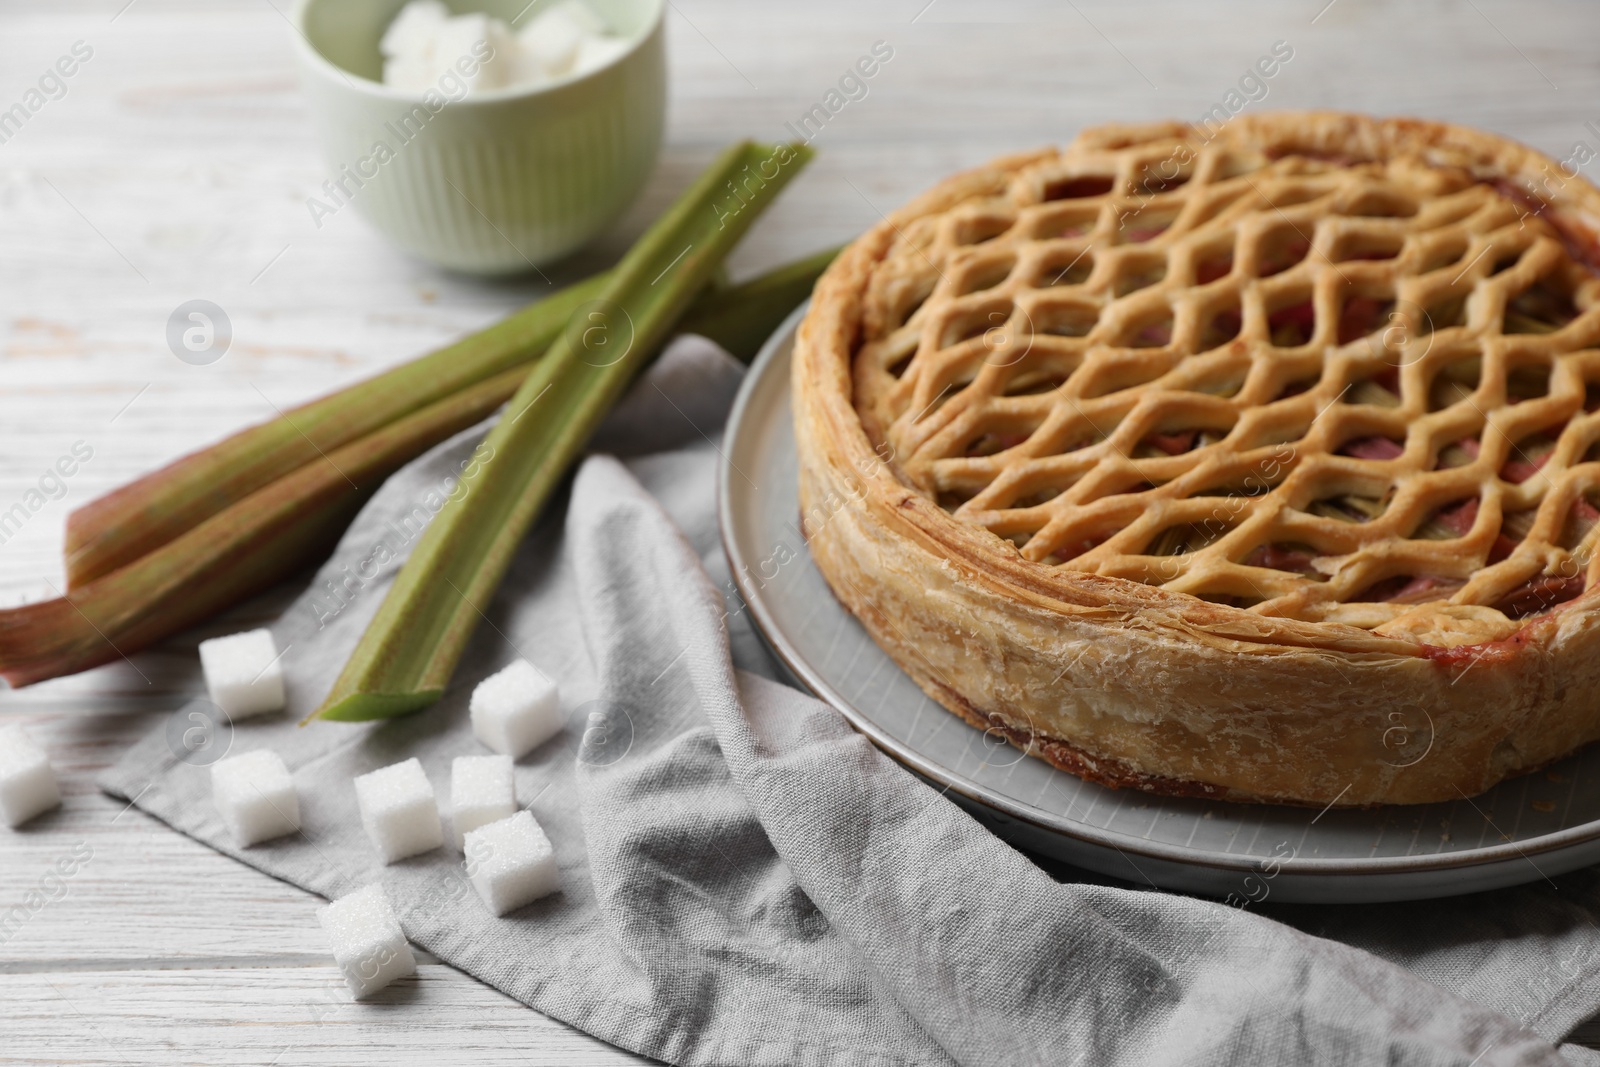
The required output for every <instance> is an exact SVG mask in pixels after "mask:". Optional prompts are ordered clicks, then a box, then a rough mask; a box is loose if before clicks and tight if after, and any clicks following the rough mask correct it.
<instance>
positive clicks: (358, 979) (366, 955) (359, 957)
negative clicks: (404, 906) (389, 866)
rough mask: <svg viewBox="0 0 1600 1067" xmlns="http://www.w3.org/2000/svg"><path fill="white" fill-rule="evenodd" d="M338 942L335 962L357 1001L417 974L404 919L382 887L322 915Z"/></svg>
mask: <svg viewBox="0 0 1600 1067" xmlns="http://www.w3.org/2000/svg"><path fill="white" fill-rule="evenodd" d="M317 921H318V922H320V923H321V924H322V928H323V930H325V931H327V934H328V940H329V941H331V942H332V943H333V958H334V960H335V961H337V963H338V964H339V970H340V971H342V972H344V980H345V984H347V985H348V986H349V987H350V992H352V993H354V994H355V996H356V999H357V1000H359V999H361V998H362V997H366V996H371V995H372V994H373V993H376V992H377V991H378V990H380V989H382V988H383V987H384V986H386V985H388V984H389V983H390V982H393V981H394V980H396V979H397V978H404V977H405V976H406V975H408V974H415V973H416V971H417V960H416V957H415V956H413V955H412V954H411V946H410V945H408V944H406V935H405V931H403V930H402V929H400V920H399V919H396V918H395V916H394V909H393V908H391V907H389V898H388V897H387V896H385V895H384V892H383V887H382V886H380V885H369V886H367V887H366V888H364V889H358V890H356V891H355V892H354V893H350V894H347V895H346V896H342V897H340V898H339V899H338V900H336V901H334V902H333V903H332V904H329V905H328V906H327V907H325V908H323V909H322V910H321V911H320V912H319V913H318V914H317Z"/></svg>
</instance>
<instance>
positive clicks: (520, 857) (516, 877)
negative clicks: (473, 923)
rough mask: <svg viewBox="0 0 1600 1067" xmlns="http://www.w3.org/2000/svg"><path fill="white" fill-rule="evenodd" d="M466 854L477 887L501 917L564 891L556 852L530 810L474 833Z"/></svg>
mask: <svg viewBox="0 0 1600 1067" xmlns="http://www.w3.org/2000/svg"><path fill="white" fill-rule="evenodd" d="M466 853H467V872H468V877H469V878H471V879H472V886H473V888H474V889H476V890H477V891H478V895H479V896H480V897H482V898H483V902H484V903H485V904H487V905H489V910H490V911H492V912H494V913H495V914H496V915H504V914H506V913H507V912H510V911H515V910H516V909H517V908H520V907H522V906H523V905H524V904H527V903H530V902H531V901H535V900H538V899H539V898H540V897H542V896H547V895H549V894H550V893H553V892H555V891H556V889H558V888H559V887H560V884H561V870H560V868H558V867H557V866H556V853H555V849H553V848H552V847H551V846H550V839H549V838H548V837H546V836H545V835H544V831H543V830H542V829H540V827H539V824H538V823H537V822H535V821H534V820H533V816H532V815H530V814H528V813H527V812H525V811H519V812H517V813H516V814H515V815H513V816H511V817H510V818H509V819H501V820H500V821H499V822H492V823H489V824H488V825H487V826H480V827H479V828H478V829H476V830H472V831H469V832H468V834H467V837H466Z"/></svg>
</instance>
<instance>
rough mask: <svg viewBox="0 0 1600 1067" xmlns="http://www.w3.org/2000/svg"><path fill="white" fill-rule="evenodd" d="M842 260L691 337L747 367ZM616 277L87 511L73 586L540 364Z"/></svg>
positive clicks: (756, 284)
mask: <svg viewBox="0 0 1600 1067" xmlns="http://www.w3.org/2000/svg"><path fill="white" fill-rule="evenodd" d="M836 253H837V250H836V249H829V250H828V251H825V252H819V253H817V254H816V255H813V256H809V257H807V258H806V259H803V260H799V261H797V262H795V263H792V264H789V265H787V266H784V267H780V268H778V269H777V270H774V271H771V272H770V273H767V274H764V275H761V276H760V277H757V278H753V279H751V280H750V281H748V282H744V283H742V284H740V285H734V286H727V287H721V288H717V289H708V290H707V291H706V292H705V293H704V294H702V295H701V297H700V298H699V300H697V301H696V303H695V305H694V307H693V308H691V309H690V312H689V314H688V315H687V316H686V317H685V320H684V322H683V324H682V327H681V329H682V330H683V331H684V332H693V333H699V334H703V335H705V336H707V337H710V338H711V339H712V340H714V341H716V342H717V343H718V344H720V345H722V346H723V347H724V348H726V349H727V350H728V351H729V352H731V353H733V355H735V356H737V357H738V358H739V359H742V360H744V361H746V362H748V361H749V360H750V359H751V358H752V357H753V356H754V355H755V353H756V351H757V349H759V348H760V346H761V343H762V342H763V341H765V340H766V338H767V335H768V334H770V333H771V332H772V331H773V330H774V329H776V328H777V323H778V322H780V321H781V320H782V319H783V317H784V316H785V315H787V314H788V313H789V312H790V311H791V310H793V309H794V307H795V306H796V305H798V304H799V303H800V302H801V301H802V300H804V299H805V298H806V297H807V296H809V295H810V293H811V286H812V284H813V283H815V282H816V280H817V276H818V275H820V274H821V273H822V271H823V270H824V269H825V268H826V267H827V265H828V264H829V263H830V262H832V260H833V257H834V255H835V254H836ZM607 276H608V275H607V274H599V275H596V276H594V277H593V278H588V279H585V280H584V281H581V282H578V283H577V284H576V285H573V286H569V287H568V288H566V289H563V290H561V291H560V292H557V293H554V294H552V295H551V296H548V297H546V298H545V299H543V300H541V301H540V302H539V303H537V304H533V305H532V306H530V307H527V308H524V309H523V310H521V311H519V312H517V313H516V314H514V315H512V316H510V317H509V318H507V319H505V320H504V321H502V322H499V323H496V324H495V325H493V326H491V327H489V328H488V329H486V330H483V331H480V332H479V333H476V334H473V335H472V336H470V337H467V338H464V339H463V340H461V341H458V342H456V343H454V344H452V345H448V346H446V347H445V348H441V349H439V350H437V351H435V352H432V353H430V354H428V355H425V356H422V357H420V358H418V359H414V360H411V361H410V362H408V363H405V364H402V365H401V366H399V367H396V368H394V369H393V370H390V371H386V372H384V373H383V374H379V375H377V376H376V377H373V378H370V379H367V380H366V381H361V382H357V383H356V384H354V385H351V386H347V387H345V388H344V389H341V390H339V391H338V392H336V393H332V394H330V395H328V396H325V397H321V398H319V399H317V400H313V401H311V402H309V403H307V404H303V405H301V406H299V407H297V408H294V409H292V410H290V411H288V412H286V413H285V414H284V415H282V416H281V417H279V418H277V419H275V420H273V421H271V422H266V423H263V424H261V425H259V426H252V427H249V428H248V429H245V430H241V431H240V432H238V433H236V434H234V435H232V436H230V437H227V438H224V439H223V440H222V441H219V442H217V443H216V444H214V445H211V446H209V447H207V448H204V449H202V450H200V451H198V452H194V453H192V454H190V455H187V456H184V457H182V458H180V459H178V460H176V461H174V462H173V463H170V464H168V465H167V466H166V467H163V468H161V469H160V470H157V471H153V472H151V473H150V474H147V475H145V476H144V477H142V478H139V479H138V480H136V481H134V482H130V483H129V484H128V485H125V486H123V487H121V488H120V489H117V490H115V491H113V492H111V493H110V494H108V495H106V496H103V497H101V498H99V499H98V500H94V501H91V502H90V503H88V504H86V505H84V506H83V507H81V508H79V509H78V510H76V511H74V512H73V513H72V514H71V515H70V516H69V517H68V519H67V543H66V556H67V559H66V567H67V585H68V588H69V589H77V588H81V587H82V586H84V585H86V584H87V583H89V582H91V581H93V580H94V579H96V578H99V577H102V576H104V575H106V574H109V573H111V572H112V571H114V570H117V569H118V568H120V567H123V566H126V565H127V564H129V563H132V562H133V561H134V560H136V559H138V558H139V557H140V556H143V555H144V554H146V553H148V552H151V551H153V550H154V549H156V548H158V547H159V546H161V545H163V544H166V543H167V542H168V541H171V540H172V539H173V538H175V537H178V536H180V535H181V534H182V533H183V532H184V531H186V530H188V529H190V528H191V527H193V526H195V525H196V524H198V523H200V522H202V521H204V520H205V519H207V518H209V517H210V516H212V515H214V514H216V513H217V512H218V511H220V510H222V509H223V508H225V507H228V506H230V505H232V504H234V503H237V502H238V501H240V500H242V499H244V498H245V497H246V496H248V495H250V494H251V493H253V492H255V491H256V490H258V489H261V488H263V487H264V486H266V485H268V484H270V483H271V482H272V481H274V480H275V479H277V478H281V477H283V476H285V475H286V474H288V473H290V472H291V471H293V470H295V469H297V468H299V467H302V466H304V465H305V464H307V463H311V462H314V461H316V460H318V459H320V458H321V456H322V454H323V452H325V451H326V450H328V449H332V448H338V447H340V446H342V445H344V444H347V443H349V442H350V441H353V440H356V439H357V438H359V437H362V436H364V435H366V434H368V433H372V432H374V431H375V430H377V429H379V428H381V427H383V426H386V425H388V424H389V423H391V422H393V421H395V420H396V419H398V418H400V417H401V416H403V415H405V414H407V413H409V412H412V411H416V410H418V409H420V408H422V407H425V406H427V405H428V404H432V403H437V402H438V401H440V400H443V399H444V398H445V397H447V396H449V395H451V394H452V393H455V392H459V391H461V390H462V389H466V388H470V387H471V386H473V385H475V384H476V383H478V382H480V381H482V380H484V379H485V378H489V377H493V376H494V375H497V374H499V373H500V372H501V371H503V370H505V369H507V368H510V367H514V366H523V365H525V364H527V363H530V362H531V361H532V360H534V359H536V358H538V357H539V356H540V355H542V354H543V353H544V351H545V349H547V348H549V347H550V344H551V342H552V341H554V340H555V338H556V336H557V334H559V333H560V332H561V330H562V328H563V327H564V326H565V325H566V323H567V320H568V319H570V318H571V316H572V312H573V311H574V310H575V309H576V308H578V307H580V306H582V305H583V304H584V303H585V302H587V301H589V300H592V299H594V297H595V296H597V295H598V294H599V292H600V289H601V288H602V287H603V285H604V284H605V281H606V278H607ZM518 381H519V382H520V379H518ZM513 388H514V386H513ZM509 395H510V391H509V390H508V391H507V396H509Z"/></svg>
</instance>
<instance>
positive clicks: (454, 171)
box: [305, 19, 667, 274]
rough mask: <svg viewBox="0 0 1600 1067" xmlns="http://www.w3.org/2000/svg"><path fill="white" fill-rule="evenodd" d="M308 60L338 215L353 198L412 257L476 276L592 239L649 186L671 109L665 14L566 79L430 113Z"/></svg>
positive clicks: (552, 256)
mask: <svg viewBox="0 0 1600 1067" xmlns="http://www.w3.org/2000/svg"><path fill="white" fill-rule="evenodd" d="M305 66H306V72H305V73H306V77H305V81H306V88H307V92H308V94H309V96H310V100H311V105H312V110H313V113H314V116H315V120H316V124H317V129H318V134H319V137H320V139H321V143H322V149H323V153H324V155H325V157H326V160H327V165H328V171H329V174H330V176H331V177H332V179H333V181H334V182H335V183H338V184H339V185H340V189H339V192H338V194H337V196H335V195H334V194H333V193H331V192H327V191H326V190H325V193H326V194H327V195H324V196H322V197H320V198H319V199H321V200H322V201H323V203H324V204H327V205H329V206H332V207H334V208H335V213H342V212H343V211H344V210H345V209H346V208H347V207H348V208H354V209H355V210H356V211H358V212H360V214H362V215H363V216H364V217H365V218H366V219H367V220H368V221H369V222H371V223H372V224H373V225H374V226H375V227H377V228H378V229H379V230H380V231H381V232H383V233H384V234H385V235H386V236H388V237H389V238H390V239H391V240H393V241H394V242H395V243H396V244H398V245H399V246H400V247H402V248H404V249H405V250H407V251H408V252H411V253H413V254H414V255H417V256H419V257H421V258H423V259H427V260H430V261H432V262H434V263H437V264H439V265H440V266H443V267H447V268H450V269H453V270H459V271H464V272H468V273H473V274H514V273H519V272H523V271H528V270H531V269H533V268H535V267H538V266H542V265H543V264H546V263H549V262H551V261H553V260H556V259H559V258H561V257H562V256H564V255H566V254H567V253H569V252H572V251H573V250H575V249H577V248H578V247H579V246H581V245H583V244H584V243H585V242H587V241H589V240H590V239H591V238H593V237H594V236H595V235H596V234H598V233H599V232H600V231H601V230H602V229H604V228H605V227H606V226H607V225H609V224H610V223H611V222H612V221H614V220H615V219H616V218H617V217H618V216H619V215H621V214H622V212H623V211H624V210H625V209H626V208H627V207H628V205H629V204H630V203H632V202H633V199H634V197H635V196H637V195H638V193H639V190H640V189H641V188H642V187H643V185H644V182H645V179H646V178H647V177H648V176H649V174H650V170H651V168H652V167H653V166H654V164H655V159H656V155H657V152H658V151H659V149H660V146H661V136H662V130H663V127H664V125H665V120H666V94H667V77H666V55H665V44H664V31H663V20H660V19H657V20H656V21H655V22H654V24H653V26H652V28H651V29H650V30H649V32H648V34H647V35H646V36H645V38H644V39H643V40H642V41H640V42H639V44H638V46H637V47H636V48H635V49H634V50H632V51H631V52H629V53H628V54H626V55H624V56H623V57H621V58H620V59H619V60H618V61H616V62H615V63H613V64H611V65H610V66H608V67H605V68H603V69H601V70H599V71H596V72H595V73H593V74H591V75H588V76H586V77H583V78H580V79H578V80H576V81H574V82H572V83H570V84H567V85H560V86H556V87H554V88H550V89H544V90H535V91H531V92H529V93H526V94H511V95H505V94H494V95H491V96H489V97H487V98H477V97H474V96H471V95H468V96H467V97H466V98H465V99H463V100H460V101H458V102H448V101H446V102H444V103H443V106H442V107H439V108H438V110H436V111H431V110H430V109H429V108H428V107H427V106H425V105H423V104H417V103H411V102H408V101H405V100H399V99H393V98H390V96H389V95H387V94H381V93H374V92H372V91H370V89H367V88H365V87H363V86H362V83H359V82H357V83H356V86H355V87H352V82H353V81H355V79H350V78H345V77H343V76H341V75H339V74H338V73H337V72H330V71H329V70H328V69H327V66H326V64H322V63H314V62H308V63H306V65H305ZM435 99H436V100H438V99H441V98H439V97H435ZM346 193H348V194H349V195H348V196H347V197H346V196H345V194H346ZM336 201H337V202H336ZM313 214H314V215H317V216H318V217H316V218H315V219H314V221H315V222H316V223H317V225H318V226H319V227H320V226H324V225H328V224H329V222H330V219H329V217H328V215H327V214H325V213H322V212H313Z"/></svg>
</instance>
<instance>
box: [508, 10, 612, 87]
mask: <svg viewBox="0 0 1600 1067" xmlns="http://www.w3.org/2000/svg"><path fill="white" fill-rule="evenodd" d="M604 32H605V26H604V25H603V24H602V23H601V22H600V20H599V18H598V17H596V16H595V14H594V12H592V11H590V10H589V9H588V8H587V7H585V6H584V5H582V4H577V3H571V2H570V0H569V2H568V3H562V4H556V5H554V6H553V7H549V8H546V9H545V10H544V11H542V12H540V13H539V14H538V15H536V16H535V17H534V18H532V19H531V20H529V22H528V24H527V25H526V26H524V27H523V28H522V29H520V30H518V31H517V42H518V43H519V44H520V45H521V46H522V50H523V51H524V52H525V53H527V55H528V56H530V57H531V58H532V59H533V60H535V61H536V62H537V63H538V65H539V69H540V70H542V71H543V72H544V74H545V75H546V76H547V77H551V78H559V77H561V76H562V75H564V74H566V73H568V72H569V71H571V70H572V65H573V64H574V63H575V62H577V59H578V49H579V48H580V47H582V45H583V42H584V41H586V40H589V39H590V38H592V37H593V36H595V35H596V34H600V33H604Z"/></svg>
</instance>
